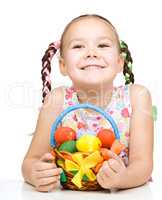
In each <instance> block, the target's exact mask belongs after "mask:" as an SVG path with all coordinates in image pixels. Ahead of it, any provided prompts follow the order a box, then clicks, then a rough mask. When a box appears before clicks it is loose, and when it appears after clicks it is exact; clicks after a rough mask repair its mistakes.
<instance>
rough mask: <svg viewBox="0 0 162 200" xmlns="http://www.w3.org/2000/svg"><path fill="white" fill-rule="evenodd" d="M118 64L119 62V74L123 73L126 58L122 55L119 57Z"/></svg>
mask: <svg viewBox="0 0 162 200" xmlns="http://www.w3.org/2000/svg"><path fill="white" fill-rule="evenodd" d="M117 62H118V68H117V73H120V72H122V71H123V67H124V58H123V56H122V55H121V54H120V55H119V58H118V61H117Z"/></svg>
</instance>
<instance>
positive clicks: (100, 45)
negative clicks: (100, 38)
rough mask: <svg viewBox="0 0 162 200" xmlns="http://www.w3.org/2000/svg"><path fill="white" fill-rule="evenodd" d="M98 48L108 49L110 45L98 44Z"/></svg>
mask: <svg viewBox="0 0 162 200" xmlns="http://www.w3.org/2000/svg"><path fill="white" fill-rule="evenodd" d="M98 47H99V48H105V47H110V45H109V44H99V45H98Z"/></svg>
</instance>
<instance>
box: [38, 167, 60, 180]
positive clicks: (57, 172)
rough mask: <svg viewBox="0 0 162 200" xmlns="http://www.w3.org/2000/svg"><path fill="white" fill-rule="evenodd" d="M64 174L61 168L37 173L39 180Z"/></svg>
mask: <svg viewBox="0 0 162 200" xmlns="http://www.w3.org/2000/svg"><path fill="white" fill-rule="evenodd" d="M61 172H62V169H61V168H56V169H49V170H42V171H38V172H37V178H43V177H50V176H59V175H60V174H61Z"/></svg>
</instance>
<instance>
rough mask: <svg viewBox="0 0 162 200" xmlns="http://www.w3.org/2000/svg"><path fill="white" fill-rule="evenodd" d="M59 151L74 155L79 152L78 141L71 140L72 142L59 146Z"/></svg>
mask: <svg viewBox="0 0 162 200" xmlns="http://www.w3.org/2000/svg"><path fill="white" fill-rule="evenodd" d="M58 150H59V151H67V152H70V153H74V152H76V151H77V149H76V141H74V140H71V141H66V142H64V143H62V144H61V145H60V146H59V149H58Z"/></svg>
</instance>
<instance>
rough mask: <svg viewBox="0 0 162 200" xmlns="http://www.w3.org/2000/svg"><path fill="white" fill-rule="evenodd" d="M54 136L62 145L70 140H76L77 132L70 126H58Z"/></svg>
mask: <svg viewBox="0 0 162 200" xmlns="http://www.w3.org/2000/svg"><path fill="white" fill-rule="evenodd" d="M54 137H55V141H56V143H57V144H59V145H60V144H62V143H63V142H66V141H69V140H76V132H75V131H74V130H73V129H72V128H70V127H61V126H60V127H58V128H57V130H56V132H55V135H54Z"/></svg>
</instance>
